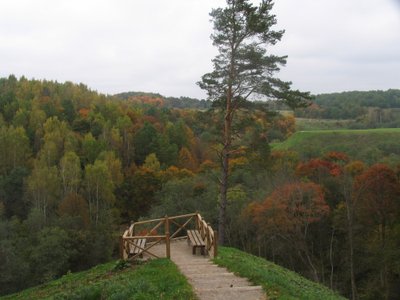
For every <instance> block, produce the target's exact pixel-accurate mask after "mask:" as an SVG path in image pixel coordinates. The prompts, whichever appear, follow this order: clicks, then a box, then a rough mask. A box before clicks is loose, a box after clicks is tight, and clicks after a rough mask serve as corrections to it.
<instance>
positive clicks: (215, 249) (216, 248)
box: [213, 230, 218, 257]
mask: <svg viewBox="0 0 400 300" xmlns="http://www.w3.org/2000/svg"><path fill="white" fill-rule="evenodd" d="M213 243H214V257H217V255H218V231H216V230H214V241H213Z"/></svg>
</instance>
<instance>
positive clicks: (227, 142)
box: [218, 66, 233, 245]
mask: <svg viewBox="0 0 400 300" xmlns="http://www.w3.org/2000/svg"><path fill="white" fill-rule="evenodd" d="M231 73H233V66H231ZM232 76H233V75H232ZM231 127H232V85H231V84H229V86H228V92H227V97H226V107H225V117H224V145H223V148H222V155H221V156H222V157H221V160H222V170H221V171H222V174H221V183H220V184H221V186H220V197H221V198H220V203H219V219H218V244H220V245H223V244H224V242H225V226H226V205H227V203H228V199H227V194H228V176H229V174H228V173H229V152H230V149H231V142H232V133H231V129H232V128H231Z"/></svg>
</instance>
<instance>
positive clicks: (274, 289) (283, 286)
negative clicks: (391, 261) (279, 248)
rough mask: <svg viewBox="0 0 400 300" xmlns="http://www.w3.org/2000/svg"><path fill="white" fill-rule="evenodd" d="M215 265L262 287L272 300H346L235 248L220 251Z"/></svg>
mask: <svg viewBox="0 0 400 300" xmlns="http://www.w3.org/2000/svg"><path fill="white" fill-rule="evenodd" d="M218 251H219V255H218V257H217V258H215V259H214V262H215V263H217V264H218V265H220V266H224V267H226V268H227V269H228V270H230V271H232V272H234V273H236V274H238V275H239V276H241V277H246V278H248V279H249V280H250V281H251V282H253V283H254V284H257V285H261V286H262V287H263V289H264V290H265V291H266V293H267V296H268V299H269V300H273V299H279V300H295V299H307V300H314V299H315V300H320V299H324V300H333V299H337V300H341V299H345V298H343V297H341V296H339V295H337V294H336V293H334V292H333V291H332V290H330V289H328V288H327V287H325V286H323V285H320V284H318V283H315V282H313V281H310V280H308V279H306V278H304V277H302V276H300V275H299V274H297V273H295V272H292V271H290V270H288V269H285V268H283V267H281V266H278V265H276V264H274V263H272V262H269V261H267V260H265V259H263V258H260V257H256V256H254V255H251V254H248V253H245V252H242V251H239V250H237V249H234V248H227V247H220V248H219V250H218Z"/></svg>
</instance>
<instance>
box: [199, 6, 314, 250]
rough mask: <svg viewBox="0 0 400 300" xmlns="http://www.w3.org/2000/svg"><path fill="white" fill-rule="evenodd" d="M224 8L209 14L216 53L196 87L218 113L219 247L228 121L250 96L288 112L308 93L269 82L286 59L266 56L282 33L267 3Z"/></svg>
mask: <svg viewBox="0 0 400 300" xmlns="http://www.w3.org/2000/svg"><path fill="white" fill-rule="evenodd" d="M226 2H227V6H226V7H225V8H217V9H213V10H212V12H211V13H210V16H211V17H212V22H213V24H214V33H213V34H212V35H211V39H212V41H213V45H214V46H216V47H217V48H218V52H219V54H218V55H217V56H216V57H215V58H214V59H213V64H214V70H213V71H212V72H210V73H207V74H205V75H203V77H202V80H201V81H200V82H199V83H198V84H199V86H200V87H201V88H202V89H205V90H206V91H207V93H208V96H209V99H211V100H213V101H214V104H216V105H219V106H220V107H221V110H223V112H224V126H223V141H222V144H223V147H222V151H221V155H220V156H221V178H220V203H219V206H220V207H219V225H218V231H219V243H220V244H223V242H224V236H225V235H224V233H225V212H226V205H227V190H228V170H229V156H230V154H231V152H232V137H233V133H232V121H233V119H234V115H235V112H236V111H237V110H238V109H239V108H241V107H245V106H246V107H248V106H249V104H250V102H249V101H248V100H249V99H251V97H252V96H253V97H254V96H255V97H259V98H260V97H261V99H263V98H264V99H275V100H283V101H284V102H285V103H286V104H288V105H289V106H291V107H296V106H298V105H300V104H304V100H306V99H309V98H310V95H309V93H302V92H300V91H297V90H296V91H294V90H291V89H290V86H291V83H290V82H285V81H282V80H279V79H278V78H275V77H274V76H273V75H274V73H276V72H278V71H279V70H280V67H281V66H284V65H285V64H286V56H275V55H271V54H269V53H268V52H267V49H268V46H271V45H274V44H276V43H277V42H278V41H280V39H281V38H282V35H283V31H275V30H273V29H272V27H273V26H274V25H275V24H276V18H275V16H274V15H273V14H271V9H272V7H273V2H272V1H271V0H262V1H261V2H260V4H259V6H254V5H253V4H252V3H251V1H249V0H227V1H226Z"/></svg>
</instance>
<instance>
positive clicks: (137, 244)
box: [129, 239, 146, 257]
mask: <svg viewBox="0 0 400 300" xmlns="http://www.w3.org/2000/svg"><path fill="white" fill-rule="evenodd" d="M145 247H146V239H137V240H134V241H133V243H132V244H129V254H131V255H136V254H139V256H140V257H142V256H143V249H145Z"/></svg>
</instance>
